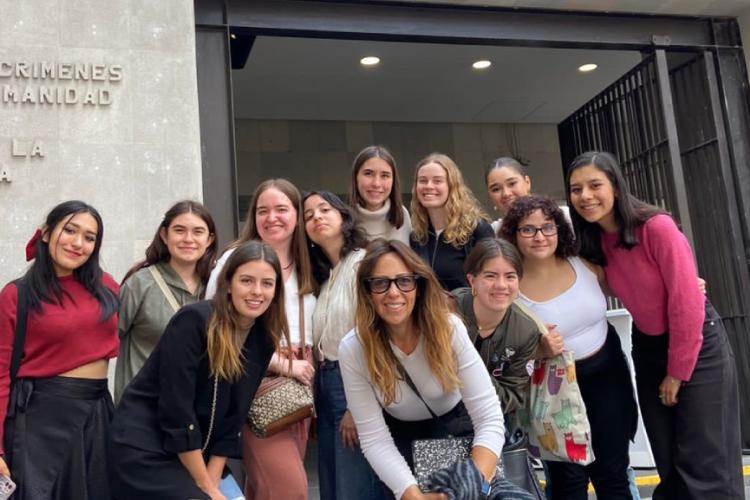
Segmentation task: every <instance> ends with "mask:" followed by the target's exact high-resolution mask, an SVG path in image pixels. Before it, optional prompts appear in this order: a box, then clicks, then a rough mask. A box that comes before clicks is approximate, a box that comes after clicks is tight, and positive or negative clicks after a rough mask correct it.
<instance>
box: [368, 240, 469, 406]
mask: <svg viewBox="0 0 750 500" xmlns="http://www.w3.org/2000/svg"><path fill="white" fill-rule="evenodd" d="M389 253H394V254H396V255H397V256H398V257H400V258H401V260H402V261H403V262H404V264H405V265H406V267H407V268H409V270H410V271H411V272H413V273H414V274H416V275H418V276H420V279H419V281H418V287H417V290H416V299H415V300H416V302H415V304H414V310H413V312H412V318H411V319H412V322H413V327H414V331H415V332H417V334H418V335H420V336H421V337H422V338H423V339H424V352H425V357H426V358H427V365H428V366H429V367H430V371H431V372H432V374H433V375H434V376H435V378H437V380H438V381H439V382H440V386H441V387H442V388H443V391H444V392H446V393H447V392H450V391H452V390H453V389H456V388H457V387H459V385H460V381H459V379H458V361H457V358H456V355H455V353H454V352H453V345H452V338H453V325H452V324H451V320H450V310H449V309H448V303H447V301H446V298H445V295H444V293H443V288H442V287H441V286H440V283H439V282H438V280H437V278H436V277H435V274H434V273H433V272H432V269H430V268H429V267H428V266H427V265H426V264H425V263H424V261H423V260H422V259H420V258H419V256H418V255H417V254H415V253H414V251H413V250H411V249H410V248H409V247H408V246H406V245H405V244H403V243H401V242H400V241H396V240H391V241H386V240H384V239H382V238H378V239H376V240H373V242H372V243H370V245H369V246H368V247H367V253H366V254H365V256H364V258H363V259H362V261H361V262H360V264H359V270H358V271H357V312H356V318H355V321H356V327H357V337H359V340H360V342H361V344H362V349H363V352H364V355H365V360H366V362H367V371H368V373H369V374H370V380H371V381H372V383H373V384H374V385H375V387H376V388H377V389H378V390H379V391H380V393H381V394H382V395H383V404H384V406H388V405H390V404H391V403H393V402H394V401H395V399H396V384H397V378H398V377H399V374H398V371H397V370H396V366H397V364H398V361H397V360H396V356H395V355H394V354H393V350H392V349H391V346H390V341H389V337H388V330H387V327H386V325H385V323H384V322H383V320H382V319H381V318H380V317H379V316H378V315H377V314H376V313H375V307H374V305H373V303H372V297H371V296H370V293H369V292H368V291H367V289H366V288H365V285H364V280H365V278H369V277H371V276H372V271H373V269H374V268H375V266H376V265H377V263H378V260H380V258H381V257H382V256H384V255H386V254H389Z"/></svg>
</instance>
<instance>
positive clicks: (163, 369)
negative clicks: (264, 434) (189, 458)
mask: <svg viewBox="0 0 750 500" xmlns="http://www.w3.org/2000/svg"><path fill="white" fill-rule="evenodd" d="M212 310H213V303H212V302H210V301H204V302H198V303H196V304H191V305H188V306H185V307H183V308H182V309H180V310H179V311H178V312H177V313H176V314H175V315H174V316H173V317H172V319H171V320H170V322H169V324H168V325H167V328H166V330H164V335H163V336H162V338H161V340H160V341H159V343H158V344H157V346H156V349H154V351H153V353H152V354H151V356H150V357H149V358H148V360H147V361H146V364H145V365H144V366H143V368H142V369H141V371H140V372H138V374H137V375H136V376H135V378H133V380H132V381H131V382H130V385H128V387H127V388H126V389H125V392H124V393H123V395H122V399H121V400H120V403H119V405H118V406H117V408H116V409H115V416H114V419H113V421H112V439H113V440H114V441H115V442H116V443H119V444H126V445H129V446H133V447H136V448H140V449H143V450H147V451H152V452H163V453H165V454H177V453H181V452H184V451H190V450H196V449H201V448H202V447H203V444H204V442H205V439H206V434H207V433H208V427H209V420H210V418H211V406H212V400H213V390H214V378H213V377H211V376H210V375H209V365H208V353H207V337H206V330H207V327H208V320H209V317H210V316H211V312H212ZM242 354H243V356H244V364H245V373H244V375H243V376H242V377H241V378H240V379H239V380H238V381H236V382H233V383H229V382H227V381H224V380H221V379H220V380H219V385H218V391H217V397H216V413H215V417H214V427H213V431H212V432H211V438H210V442H209V445H208V448H207V449H206V455H218V456H225V457H239V456H240V450H241V448H240V440H239V433H240V427H241V426H242V423H243V422H244V420H245V418H246V415H247V411H248V409H249V408H250V403H251V401H252V399H253V397H254V395H255V391H256V390H257V389H258V385H260V381H261V379H262V378H263V375H264V374H265V372H266V368H267V367H268V363H269V361H270V360H271V355H272V354H273V343H272V341H271V339H270V338H269V336H268V335H267V333H266V331H265V329H264V327H263V325H262V322H260V321H256V322H255V324H254V325H253V327H252V328H251V329H250V333H249V334H248V336H247V339H246V340H245V344H244V345H243V347H242Z"/></svg>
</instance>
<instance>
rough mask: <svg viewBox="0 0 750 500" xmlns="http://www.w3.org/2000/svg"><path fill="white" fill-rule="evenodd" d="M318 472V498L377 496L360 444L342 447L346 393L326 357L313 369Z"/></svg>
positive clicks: (336, 499)
mask: <svg viewBox="0 0 750 500" xmlns="http://www.w3.org/2000/svg"><path fill="white" fill-rule="evenodd" d="M315 386H316V390H317V392H316V395H315V411H316V412H317V417H318V419H317V425H318V475H319V480H320V499H321V500H351V499H357V500H360V499H361V500H381V498H382V497H381V490H380V486H379V483H378V481H377V478H376V476H375V473H374V472H373V471H372V468H371V467H370V464H369V463H368V462H367V460H366V459H365V456H364V455H363V454H362V450H361V449H360V448H356V449H351V448H345V447H344V445H343V442H342V440H341V433H340V432H339V424H340V423H341V418H342V417H343V416H344V412H345V411H346V395H345V394H344V382H343V380H342V379H341V370H340V369H339V366H338V363H335V362H333V363H332V362H330V361H327V362H325V364H323V365H321V366H320V368H319V369H318V371H317V372H316V384H315Z"/></svg>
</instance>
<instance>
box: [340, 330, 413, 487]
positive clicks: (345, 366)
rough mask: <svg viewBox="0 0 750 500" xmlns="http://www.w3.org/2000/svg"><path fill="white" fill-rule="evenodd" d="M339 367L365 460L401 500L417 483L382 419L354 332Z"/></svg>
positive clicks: (343, 347) (342, 351) (346, 340)
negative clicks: (407, 490) (408, 489)
mask: <svg viewBox="0 0 750 500" xmlns="http://www.w3.org/2000/svg"><path fill="white" fill-rule="evenodd" d="M339 366H340V367H341V376H342V378H343V379H344V390H345V392H346V401H347V407H348V409H349V411H350V412H351V414H352V417H353V418H354V423H355V424H356V426H357V434H358V435H359V442H360V446H361V447H362V452H363V453H364V455H365V458H366V459H367V461H368V462H369V463H370V466H371V467H372V469H373V470H374V471H375V473H376V474H377V475H378V477H380V479H381V480H382V481H383V482H384V483H385V484H386V486H388V488H390V489H391V491H393V494H394V495H395V497H396V498H397V499H400V498H401V496H402V495H403V494H404V491H406V489H407V488H409V486H411V485H413V484H417V480H416V479H415V478H414V475H413V474H412V473H411V469H409V465H408V464H407V463H406V460H405V459H404V457H403V456H401V453H399V451H398V448H396V444H395V443H394V442H393V438H392V437H391V433H390V431H389V430H388V426H387V425H386V423H385V419H384V418H383V408H382V406H381V405H380V402H379V401H378V399H377V397H376V396H375V391H374V388H373V387H372V385H371V384H370V380H369V377H368V375H367V363H366V362H365V359H364V356H363V354H362V346H361V344H360V343H359V339H358V338H357V337H356V334H355V332H354V330H352V331H351V332H349V333H348V334H347V335H346V337H345V338H344V339H343V340H342V341H341V345H340V346H339Z"/></svg>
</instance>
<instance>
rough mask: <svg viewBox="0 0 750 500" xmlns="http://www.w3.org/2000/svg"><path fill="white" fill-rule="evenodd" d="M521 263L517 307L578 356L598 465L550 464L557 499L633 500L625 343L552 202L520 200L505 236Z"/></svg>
mask: <svg viewBox="0 0 750 500" xmlns="http://www.w3.org/2000/svg"><path fill="white" fill-rule="evenodd" d="M500 231H501V233H502V235H503V237H504V238H506V239H508V240H509V241H510V242H512V243H513V244H515V245H516V247H517V248H518V250H519V252H520V253H521V256H522V257H523V278H522V279H521V282H520V291H521V295H520V300H521V302H522V303H523V304H524V305H526V306H527V307H529V308H530V309H531V310H532V311H533V312H534V313H535V314H536V315H537V316H539V317H540V318H541V319H542V320H543V321H544V322H545V323H548V324H555V325H557V329H558V331H559V332H560V334H561V335H562V337H563V342H564V347H565V350H568V351H571V352H572V353H573V358H574V359H575V361H576V375H577V380H578V386H579V388H580V390H581V396H582V397H583V401H584V403H585V404H586V414H587V416H588V420H589V424H590V425H591V442H592V445H593V449H594V456H595V457H596V459H595V460H594V461H593V462H592V463H591V464H589V465H586V466H581V465H578V464H575V463H567V462H553V461H548V462H547V467H548V470H549V474H550V479H551V485H550V486H551V492H552V498H553V499H585V498H587V497H588V494H587V488H588V483H589V480H591V482H592V483H593V485H594V490H595V491H596V494H597V496H598V497H599V498H606V499H623V500H624V499H631V498H632V495H631V493H630V488H629V485H628V474H627V469H628V466H629V460H630V458H629V441H630V440H631V439H632V438H633V436H634V434H635V429H636V424H637V415H638V414H637V408H636V403H635V400H634V397H633V388H632V384H631V378H630V372H629V369H628V365H627V360H626V358H625V354H624V353H623V352H622V348H621V346H620V339H619V337H618V336H617V332H616V331H615V330H614V328H613V327H612V326H611V325H609V324H608V323H607V300H606V297H605V296H604V293H603V292H602V289H601V285H600V283H602V282H603V279H602V273H601V269H600V268H598V267H596V266H593V265H592V264H590V263H589V262H586V261H584V260H583V259H581V258H580V257H577V256H576V255H575V239H574V236H573V230H572V228H571V227H570V225H569V224H568V222H567V221H566V219H565V216H564V215H563V212H562V210H560V208H559V207H558V206H557V204H556V203H555V202H554V201H552V200H551V199H549V198H546V197H542V196H537V195H530V196H527V197H524V198H520V199H518V200H516V201H515V203H514V204H513V206H512V207H511V208H510V210H509V211H508V213H507V214H506V216H505V218H504V219H503V224H502V227H501V229H500Z"/></svg>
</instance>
